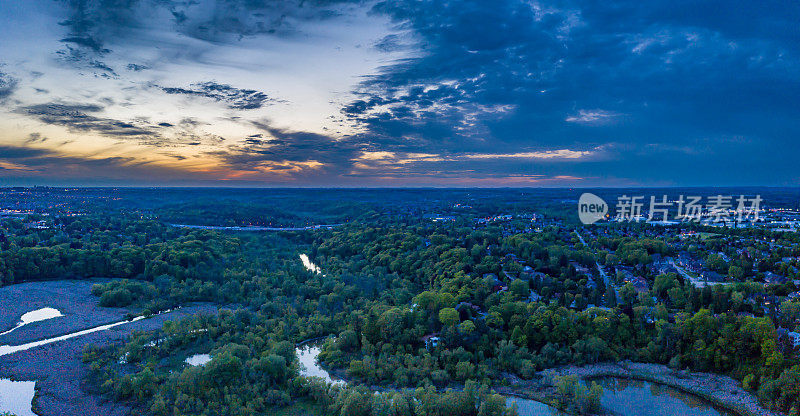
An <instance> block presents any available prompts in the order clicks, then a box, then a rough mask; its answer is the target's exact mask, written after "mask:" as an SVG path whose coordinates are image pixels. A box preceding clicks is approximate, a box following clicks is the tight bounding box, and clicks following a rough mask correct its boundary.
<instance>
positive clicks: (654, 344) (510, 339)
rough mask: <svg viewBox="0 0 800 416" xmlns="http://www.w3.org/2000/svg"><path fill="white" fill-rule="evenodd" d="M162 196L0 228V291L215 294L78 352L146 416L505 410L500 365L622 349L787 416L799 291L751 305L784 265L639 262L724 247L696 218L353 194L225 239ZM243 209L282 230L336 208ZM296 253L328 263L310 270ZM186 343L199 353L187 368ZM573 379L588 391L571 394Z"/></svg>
mask: <svg viewBox="0 0 800 416" xmlns="http://www.w3.org/2000/svg"><path fill="white" fill-rule="evenodd" d="M475 205H476V206H477V205H478V204H477V203H476V204H475ZM175 207H176V206H175V205H169V204H167V205H165V207H164V208H163V211H160V210H159V209H154V210H152V211H150V212H148V213H147V214H146V215H145V214H143V213H142V212H141V211H134V212H127V213H96V214H86V215H70V216H67V215H61V216H55V215H54V216H44V217H32V218H28V219H27V220H26V221H23V220H20V219H13V218H12V219H5V220H4V221H3V223H2V237H1V239H0V248H2V250H1V251H0V278H1V281H2V283H3V284H4V285H6V284H12V283H16V282H22V281H35V280H48V279H64V278H67V279H84V278H91V277H103V278H111V280H104V281H103V282H102V283H98V284H96V285H94V287H93V288H92V293H93V294H94V295H95V296H97V297H98V301H99V303H100V304H101V305H102V306H124V307H130V308H133V309H135V310H138V311H140V313H142V314H145V315H147V314H151V313H155V312H158V311H162V310H165V309H168V308H173V307H175V306H179V305H182V304H186V303H188V302H211V303H215V304H219V305H224V307H225V308H226V310H225V311H223V312H221V313H220V314H219V315H204V316H197V317H193V318H188V319H186V320H184V321H181V322H174V323H168V324H166V325H164V327H163V328H162V329H160V330H158V331H155V332H146V333H138V334H136V335H134V336H133V337H131V338H130V339H128V340H126V342H124V343H122V344H117V345H111V346H105V347H91V348H88V349H87V350H86V352H85V355H84V361H85V363H86V365H87V366H88V367H89V368H90V369H91V380H90V381H91V384H92V385H94V386H96V388H97V389H98V390H99V391H101V392H102V393H103V394H106V395H107V396H108V397H109V398H111V399H113V400H119V401H124V402H127V403H129V404H132V405H134V406H136V407H138V408H140V409H142V410H143V411H144V412H145V413H149V414H154V415H189V414H197V415H222V414H227V415H258V414H264V413H265V412H270V411H272V410H275V409H281V408H284V407H286V406H288V405H292V404H296V403H299V402H303V403H311V404H312V407H313V408H314V409H317V411H318V412H321V414H341V415H379V414H380V415H383V414H393V415H420V416H421V415H442V416H444V415H470V414H474V415H501V414H510V413H513V410H512V409H509V408H506V407H505V406H504V404H503V403H504V400H503V398H502V397H500V396H497V395H495V394H494V393H493V392H492V388H495V387H498V386H503V385H507V384H508V379H509V377H511V376H513V377H517V378H519V379H522V380H531V379H536V378H537V377H539V376H538V372H539V371H541V370H543V369H547V368H552V367H557V366H562V365H583V364H593V363H599V362H608V361H611V362H614V361H619V360H632V361H637V362H648V363H660V364H665V365H668V366H669V367H671V368H675V369H683V368H688V369H691V370H695V371H704V372H712V373H718V374H724V375H729V376H731V377H733V378H735V379H736V380H738V381H739V382H740V383H741V384H742V386H743V387H744V388H746V389H748V390H751V391H753V392H755V393H756V394H757V395H758V397H759V399H760V400H761V403H762V404H763V405H764V406H766V407H769V408H774V409H780V410H783V411H785V412H791V413H793V414H797V413H798V411H799V410H800V358H798V355H797V350H796V349H794V348H793V347H792V345H789V344H787V343H786V340H785V339H783V338H780V337H779V336H778V330H779V327H789V328H791V327H792V325H794V323H795V322H797V320H798V319H799V318H800V303H798V302H796V301H786V302H785V304H783V305H780V311H781V313H780V314H774V313H770V310H766V309H763V308H761V307H760V306H758V305H757V304H755V303H754V302H752V301H751V300H752V299H762V298H766V297H770V296H776V295H780V296H785V295H786V294H788V293H791V292H794V291H796V290H797V289H798V288H797V287H795V285H794V283H792V281H791V280H789V281H787V282H786V283H785V284H775V285H763V284H760V283H756V282H754V281H752V279H753V278H755V277H758V276H763V273H765V272H768V271H771V270H774V271H779V272H780V271H781V269H780V268H778V267H777V266H773V265H771V264H767V263H768V262H766V261H763V262H762V263H764V264H763V265H761V264H756V263H753V262H750V263H748V261H749V260H748V259H747V257H746V256H742V257H741V258H736V257H732V258H728V259H727V260H718V259H716V258H711V259H710V260H711V261H709V262H708V263H709V264H711V265H713V267H716V268H717V269H719V270H720V271H723V272H728V271H731V272H732V273H734V274H738V273H740V272H739V271H737V268H738V269H741V273H742V276H741V277H742V282H741V283H736V284H728V285H718V286H713V287H712V286H705V287H698V286H696V285H694V284H692V283H691V282H689V281H688V280H687V279H684V278H683V277H682V276H680V275H679V274H676V273H658V272H654V271H652V270H651V266H652V265H653V264H654V263H655V262H657V261H658V259H659V258H661V257H662V256H674V255H676V254H677V251H678V250H679V247H682V246H683V245H687V246H690V247H689V250H690V251H691V253H693V254H695V255H697V256H705V257H711V256H712V255H717V256H721V255H720V254H716V253H723V250H726V244H725V243H724V242H722V241H721V240H713V239H711V240H707V241H705V240H703V241H701V240H698V241H696V242H694V241H691V242H687V243H684V242H681V241H680V239H679V238H678V233H680V232H683V231H686V230H689V231H692V232H703V231H707V230H704V229H703V227H700V226H695V225H690V226H687V227H685V229H678V230H675V231H674V232H672V233H671V234H669V233H665V234H663V235H657V236H654V235H650V234H652V233H650V232H649V231H648V230H649V229H646V228H643V226H641V225H636V224H630V225H628V224H621V225H609V226H607V227H605V228H604V229H603V233H602V234H601V233H598V232H597V230H598V228H588V227H587V228H586V229H585V230H587V232H588V233H592V232H595V233H596V234H597V235H594V236H593V237H592V238H589V242H588V243H587V244H586V245H584V244H582V243H581V240H580V238H579V235H578V234H576V226H574V225H573V224H569V223H564V222H562V221H560V220H557V219H554V218H561V217H564V216H565V214H563V213H558V212H553V211H551V210H552V208H551V207H550V206H549V205H546V204H545V206H544V207H542V208H540V209H539V210H538V212H540V214H539V216H538V219H532V218H531V217H530V216H528V215H527V214H525V215H521V216H519V217H518V218H519V219H514V220H511V221H503V222H491V221H489V222H483V221H476V218H482V217H481V215H478V214H476V213H474V212H473V213H472V214H469V215H466V216H464V215H462V216H460V217H458V218H456V219H454V220H448V221H431V220H430V219H422V218H421V217H419V216H417V215H415V214H416V211H415V209H416V208H414V207H407V206H406V207H402V206H401V207H398V206H393V207H391V208H390V209H388V210H387V211H386V212H379V211H376V210H375V209H374V207H368V208H369V209H366V208H364V207H363V206H358V207H357V208H353V207H351V208H352V211H350V210H343V211H342V212H347V214H346V215H345V216H347V217H349V218H348V221H346V224H343V225H340V226H337V227H335V228H333V229H319V230H313V231H281V232H270V233H257V232H224V231H213V230H200V229H187V228H180V227H176V226H173V225H172V224H171V222H168V221H165V220H164V219H162V218H160V215H162V214H163V215H165V217H169V218H170V221H171V220H173V219H176V220H177V219H180V218H174V217H175V216H176V215H177V214H176V213H177V212H178V211H181V209H180V208H175ZM213 207H214V206H212V207H211V208H210V210H211V211H214V210H215V209H214V208H213ZM477 209H486V210H487V211H489V210H490V208H489V206H488V205H487V206H486V207H483V208H476V210H477ZM203 211H204V209H199V208H198V209H197V212H194V211H191V210H190V211H186V212H187V214H186V215H191V216H197V217H201V216H202V215H203V214H202V212H203ZM528 211H530V207H528V210H526V212H528ZM193 212H194V213H193ZM230 212H238V213H243V212H244V213H247V214H246V216H247V215H251V214H253V212H254V211H252V210H248V209H244V208H242V209H238V208H236V209H231V211H230ZM354 212H358V213H355V214H354ZM495 212H498V210H497V209H496V208H495ZM499 212H502V211H499ZM409 213H411V214H409ZM542 213H544V214H542ZM253 215H255V214H253ZM246 216H245V217H246ZM206 218H211V219H213V218H214V216H213V215H211V216H208V217H206ZM247 218H249V217H246V218H245V219H246V220H247V221H248V222H253V223H258V224H275V223H280V224H281V225H296V224H309V223H315V222H317V221H319V222H318V223H323V222H322V221H323V220H336V219H341V218H343V217H339V218H335V215H333V214H330V213H328V214H325V215H324V216H323V217H321V218H313V217H311V218H309V217H302V216H298V217H297V218H290V219H287V218H289V217H285V216H284V217H280V218H283V220H280V219H278V218H275V219H273V220H270V219H269V218H266V219H265V218H263V217H262V218H261V220H258V221H251V220H250V219H247ZM543 218H544V219H543ZM30 221H43V222H44V223H45V224H46V225H47V226H46V227H30V226H29V224H30ZM281 221H284V222H281ZM286 221H288V222H289V223H290V224H287V223H286ZM242 222H243V221H242V220H241V219H237V220H233V221H229V222H227V223H224V224H223V225H228V224H234V225H241V224H242ZM331 222H333V221H331ZM476 224H477V225H476ZM577 230H578V232H580V233H583V232H585V231H584V229H583V228H577ZM715 232H716V233H718V234H719V233H720V232H719V231H718V230H716V231H715ZM728 233H729V234H730V235H735V236H742V237H748V236H749V237H752V238H754V239H759V240H758V241H762V240H763V239H765V237H769V238H771V239H772V240H771V241H772V242H771V243H758V244H756V243H753V244H752V247H753V248H754V249H758V250H762V251H769V248H770V246H769V244H777V245H780V244H785V245H786V246H787V247H789V246H793V245H794V244H795V243H797V242H798V237H797V235H796V234H788V233H784V234H778V233H775V234H769V233H766V232H764V231H761V230H729V231H728ZM588 236H589V234H587V237H588ZM759 244H764V245H765V246H764V247H763V248H762V247H760V246H759ZM728 246H730V244H729V245H728ZM681 250H683V249H681ZM772 252H773V253H772V255H773V257H774V256H786V255H798V254H800V253H796V252H792V251H791V250H790V251H789V252H786V253H784V252H780V251H779V250H778V249H772ZM303 253H305V254H308V256H309V257H310V258H311V259H312V260H313V262H314V263H316V264H317V265H319V266H320V267H321V270H322V271H321V272H314V271H310V270H308V269H306V268H304V267H303V264H302V263H301V262H300V261H299V258H298V256H299V254H303ZM726 257H728V256H726ZM720 262H721V263H720ZM717 263H719V264H717ZM599 265H614V266H616V267H618V269H619V270H627V269H626V268H628V269H631V270H633V271H634V272H636V273H637V274H642V275H644V276H646V278H647V280H648V282H649V285H648V286H647V288H646V289H642V288H640V287H639V288H637V287H635V286H634V285H633V284H632V283H631V282H628V281H626V280H625V279H623V274H621V273H620V274H618V275H617V276H611V277H610V281H609V282H610V283H607V281H606V280H605V279H604V278H603V276H602V275H601V273H600V270H599V269H598V266H599ZM781 267H784V266H781ZM744 270H746V273H745V272H744ZM785 270H786V269H785V267H784V271H785ZM745 278H747V280H746V281H745ZM317 337H328V340H327V342H325V343H324V346H323V350H322V353H321V354H320V359H321V361H322V362H323V363H324V365H326V366H327V367H328V368H330V369H331V370H333V371H334V372H336V373H337V374H339V375H341V376H343V377H346V378H347V379H348V380H349V381H351V383H350V384H348V386H347V387H344V386H338V385H326V384H325V383H323V382H321V381H320V380H316V379H307V378H304V377H301V376H300V375H299V363H298V362H297V359H296V357H295V352H294V349H295V346H296V344H297V343H299V342H301V341H303V340H307V339H311V338H317ZM197 353H208V354H210V355H211V356H212V357H213V359H212V360H211V361H210V362H209V363H208V364H207V365H205V366H199V367H191V366H189V367H187V366H184V365H183V358H184V357H186V356H187V355H191V354H197ZM555 384H556V385H557V386H556V387H557V390H556V391H557V392H558V393H556V400H554V403H553V404H555V405H556V406H558V407H560V408H562V409H567V410H569V411H571V412H575V413H592V412H596V411H597V410H598V409H597V408H598V404H597V402H596V398H597V396H598V394H599V393H598V392H597V391H596V389H595V387H594V386H583V385H582V384H581V383H580V382H577V381H576V380H571V379H563V380H557V381H556V383H555ZM367 386H370V387H371V388H370V389H367ZM590 387H591V389H595V391H593V392H592V391H590V390H591V389H590ZM597 388H598V389H599V387H597ZM376 389H377V391H376ZM576 389H577V390H576ZM580 389H585V390H586V392H585V393H580V394H577V393H575V392H576V391H578V390H580ZM580 391H581V392H583V390H580ZM577 396H581V398H580V400H578V399H577ZM570 397H571V398H570ZM578 402H580V403H578ZM270 409H272V410H270ZM387 412H388V413H387Z"/></svg>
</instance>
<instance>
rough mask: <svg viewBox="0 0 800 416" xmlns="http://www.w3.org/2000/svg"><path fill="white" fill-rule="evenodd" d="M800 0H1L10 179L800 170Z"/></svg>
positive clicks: (251, 181)
mask: <svg viewBox="0 0 800 416" xmlns="http://www.w3.org/2000/svg"><path fill="white" fill-rule="evenodd" d="M798 22H800V3H799V2H797V1H796V0H785V1H772V0H762V1H742V2H739V1H697V0H691V1H675V0H670V1H659V0H656V1H640V0H639V1H629V2H625V1H614V0H611V1H608V0H606V1H591V0H586V1H552V2H551V1H541V2H539V1H520V0H493V1H487V0H475V1H468V0H459V1H444V0H439V1H427V0H391V1H346V0H286V1H280V0H218V1H211V0H25V1H16V0H0V185H4V186H7V185H32V184H50V185H170V186H172V185H174V186H193V185H208V186H454V187H463V186H629V185H630V186H638V185H642V186H669V185H720V186H729V185H781V186H783V185H790V186H797V185H800V163H798V161H800V24H798Z"/></svg>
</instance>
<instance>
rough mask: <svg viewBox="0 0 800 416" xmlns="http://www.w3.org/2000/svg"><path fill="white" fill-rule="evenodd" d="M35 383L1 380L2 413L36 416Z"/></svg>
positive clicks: (0, 400)
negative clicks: (33, 406) (34, 406)
mask: <svg viewBox="0 0 800 416" xmlns="http://www.w3.org/2000/svg"><path fill="white" fill-rule="evenodd" d="M34 387H36V382H35V381H11V380H9V379H5V378H2V379H0V413H3V412H10V413H11V414H13V415H16V416H36V415H35V414H34V413H33V410H31V406H32V405H33V395H34Z"/></svg>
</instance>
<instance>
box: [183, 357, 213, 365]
mask: <svg viewBox="0 0 800 416" xmlns="http://www.w3.org/2000/svg"><path fill="white" fill-rule="evenodd" d="M209 361H211V356H210V355H208V354H195V355H193V356H191V357H189V358H187V359H186V364H189V365H190V366H192V367H197V366H198V365H206V364H208V362H209Z"/></svg>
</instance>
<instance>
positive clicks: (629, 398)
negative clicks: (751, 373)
mask: <svg viewBox="0 0 800 416" xmlns="http://www.w3.org/2000/svg"><path fill="white" fill-rule="evenodd" d="M595 381H597V382H598V384H600V385H601V386H602V387H603V397H602V398H601V399H600V404H602V405H603V407H604V408H606V409H608V410H609V411H611V412H612V413H614V414H618V415H623V416H735V415H736V414H735V413H732V412H729V411H727V410H724V409H720V408H718V407H716V406H714V405H713V404H712V403H710V402H708V401H707V400H705V399H703V398H701V397H698V396H695V395H692V394H688V393H684V392H682V391H680V390H678V389H675V388H672V387H668V386H665V385H662V384H656V383H651V382H648V381H639V380H631V379H623V378H601V379H597V380H595Z"/></svg>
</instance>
